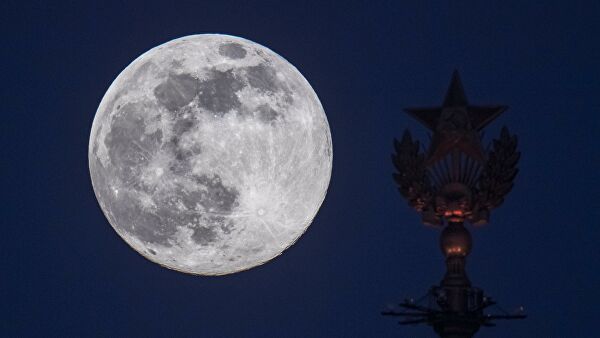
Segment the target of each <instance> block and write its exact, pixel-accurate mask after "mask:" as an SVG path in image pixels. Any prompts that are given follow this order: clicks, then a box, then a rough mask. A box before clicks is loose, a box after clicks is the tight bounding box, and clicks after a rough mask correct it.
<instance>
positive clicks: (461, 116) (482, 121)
mask: <svg viewBox="0 0 600 338" xmlns="http://www.w3.org/2000/svg"><path fill="white" fill-rule="evenodd" d="M507 108H508V107H507V106H503V105H488V106H474V105H470V104H469V102H468V100H467V96H466V95H465V90H464V88H463V85H462V83H461V81H460V77H459V75H458V71H456V70H455V71H454V73H453V74H452V81H451V82H450V87H449V88H448V91H447V92H446V97H445V99H444V103H443V105H442V106H441V107H431V108H406V109H405V111H406V112H407V113H408V114H410V115H411V116H413V117H414V118H415V119H417V120H418V121H419V122H421V123H422V124H423V125H425V126H426V127H427V128H429V129H430V130H431V131H433V137H432V140H431V145H430V147H429V151H428V154H427V163H429V164H431V163H434V162H436V161H438V160H440V159H442V158H444V157H445V156H446V155H447V154H448V153H450V152H452V151H462V152H463V153H465V154H466V155H468V156H470V157H472V158H473V159H475V160H477V161H480V163H483V162H484V161H485V152H484V150H483V147H482V145H481V136H480V131H481V130H482V129H483V128H484V127H485V126H487V125H488V124H489V123H490V122H491V121H492V120H494V119H495V118H496V117H498V115H500V114H501V113H502V112H504V111H505V110H506V109H507Z"/></svg>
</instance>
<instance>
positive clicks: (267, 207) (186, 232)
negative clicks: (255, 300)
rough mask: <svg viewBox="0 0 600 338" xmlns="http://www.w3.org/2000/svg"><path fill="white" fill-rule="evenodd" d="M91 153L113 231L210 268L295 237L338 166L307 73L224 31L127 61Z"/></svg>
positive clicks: (156, 257)
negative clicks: (333, 169)
mask: <svg viewBox="0 0 600 338" xmlns="http://www.w3.org/2000/svg"><path fill="white" fill-rule="evenodd" d="M88 155H89V166H90V175H91V179H92V184H93V187H94V191H95V193H96V197H97V199H98V202H99V204H100V207H101V208H102V210H103V212H104V214H105V216H106V218H107V219H108V221H109V222H110V224H111V225H112V227H113V228H114V229H115V230H116V232H117V233H118V234H119V235H120V236H121V237H122V238H123V239H124V240H125V241H126V242H127V243H128V244H129V245H130V246H131V247H132V248H134V249H135V250H136V251H137V252H139V253H140V254H142V255H143V256H144V257H146V258H148V259H149V260H151V261H153V262H155V263H158V264H160V265H162V266H165V267H167V268H170V269H174V270H178V271H182V272H186V273H192V274H201V275H221V274H228V273H233V272H237V271H241V270H245V269H249V268H252V267H254V266H257V265H260V264H262V263H265V262H267V261H269V260H271V259H272V258H274V257H276V256H278V255H279V254H281V252H282V251H283V250H285V249H286V248H287V247H289V246H290V245H292V244H293V243H294V242H295V241H296V240H297V239H298V237H300V236H301V235H302V233H304V231H305V230H306V229H307V227H308V226H309V225H310V223H311V222H312V219H313V218H314V216H315V215H316V213H317V211H318V209H319V207H320V206H321V203H322V202H323V199H324V197H325V194H326V192H327V187H328V185H329V179H330V176H331V166H332V146H331V135H330V131H329V125H328V123H327V118H326V116H325V113H324V111H323V108H322V106H321V103H320V102H319V99H318V98H317V95H316V94H315V92H314V91H313V89H312V88H311V86H310V85H309V83H308V82H307V81H306V79H304V77H303V76H302V75H301V74H300V73H299V72H298V70H297V69H296V68H295V67H294V66H292V65H291V64H290V63H288V62H287V61H286V60H285V59H283V58H282V57H281V56H279V55H277V54H276V53H274V52H272V51H271V50H269V49H267V48H265V47H263V46H261V45H258V44H256V43H254V42H251V41H248V40H245V39H242V38H238V37H233V36H227V35H217V34H206V35H193V36H188V37H184V38H180V39H176V40H173V41H170V42H167V43H165V44H163V45H160V46H158V47H156V48H153V49H151V50H150V51H148V52H146V53H145V54H143V55H142V56H140V57H139V58H137V59H136V60H135V61H133V62H132V63H131V64H130V65H129V66H128V67H127V68H125V70H123V72H122V73H121V74H120V75H119V76H118V77H117V79H116V80H115V81H114V82H113V83H112V85H111V86H110V88H109V89H108V91H107V92H106V94H105V96H104V98H103V99H102V102H101V103H100V106H99V108H98V111H97V112H96V116H95V118H94V123H93V126H92V131H91V135H90V143H89V154H88Z"/></svg>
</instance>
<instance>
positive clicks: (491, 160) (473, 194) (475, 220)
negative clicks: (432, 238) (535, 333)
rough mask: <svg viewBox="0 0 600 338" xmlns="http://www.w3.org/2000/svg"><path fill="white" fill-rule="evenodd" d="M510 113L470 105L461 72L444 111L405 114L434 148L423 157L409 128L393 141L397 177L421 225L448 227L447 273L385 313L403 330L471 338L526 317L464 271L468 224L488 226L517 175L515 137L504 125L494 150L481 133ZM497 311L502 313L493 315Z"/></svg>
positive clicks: (434, 109)
mask: <svg viewBox="0 0 600 338" xmlns="http://www.w3.org/2000/svg"><path fill="white" fill-rule="evenodd" d="M507 108H508V107H507V106H502V105H488V106H475V105H471V104H469V102H468V101H467V97H466V95H465V92H464V89H463V86H462V83H461V81H460V77H459V75H458V72H457V71H455V72H454V74H453V75H452V81H451V83H450V88H449V89H448V92H447V94H446V98H445V99H444V103H443V105H442V106H441V107H432V108H407V109H406V112H407V113H408V114H410V115H411V116H413V117H414V118H415V119H417V120H418V121H419V122H421V123H422V124H423V125H425V126H426V127H427V128H429V129H430V130H431V132H432V136H431V144H430V145H429V148H428V149H427V150H426V151H422V150H421V146H420V143H419V141H417V140H413V138H412V136H411V134H410V132H409V131H408V130H406V131H405V132H404V135H403V137H402V140H401V141H398V140H394V147H395V154H393V155H392V161H393V163H394V166H395V167H396V169H397V173H394V175H393V176H394V180H395V181H396V183H397V184H398V190H399V191H400V193H401V194H402V196H403V197H404V198H406V199H407V200H408V203H409V205H410V206H411V207H413V208H414V209H415V210H416V211H417V212H419V213H420V214H421V216H422V221H423V223H424V224H426V225H432V226H436V227H440V228H442V227H443V230H442V234H441V238H440V247H441V250H442V253H443V254H444V256H445V258H446V275H445V276H444V278H443V279H442V281H441V283H440V285H439V286H433V287H432V288H431V289H430V290H429V292H428V293H427V294H426V295H425V296H424V297H423V298H421V299H420V300H418V301H414V300H405V301H404V302H402V303H400V304H399V307H400V309H390V310H388V311H384V312H383V313H382V314H383V315H386V316H397V317H402V318H404V319H403V320H402V321H400V324H420V323H425V324H429V325H431V326H432V327H433V329H434V330H435V332H436V333H437V334H438V335H439V336H440V337H443V338H464V337H472V336H473V335H474V334H475V333H476V332H477V331H478V330H479V328H480V327H481V326H494V325H495V324H494V323H493V322H494V320H497V319H522V318H525V315H524V314H523V309H522V308H521V309H519V310H518V311H517V312H516V313H508V312H506V311H504V310H502V309H501V308H499V307H498V306H497V305H496V302H494V301H493V300H492V299H491V298H490V297H488V296H486V295H485V294H484V292H483V290H481V289H479V288H476V287H473V286H472V285H471V282H470V281H469V278H468V277H467V274H466V271H465V263H466V258H467V256H468V255H469V253H470V251H471V246H472V243H471V235H470V233H469V230H467V228H466V227H465V225H464V224H465V222H467V223H470V224H472V225H483V224H486V223H487V222H489V218H490V211H491V209H493V208H496V207H498V206H500V205H501V204H502V202H503V201H504V197H505V196H506V194H508V192H509V191H510V190H511V188H512V186H513V180H514V178H515V176H516V175H517V172H518V169H517V167H516V166H517V162H518V160H519V156H520V153H519V152H518V151H517V137H516V136H515V135H511V134H510V133H509V131H508V129H507V128H506V127H504V128H502V131H501V133H500V137H499V138H498V139H495V140H494V141H493V142H492V144H491V145H490V147H488V148H487V149H484V147H483V145H482V139H483V129H484V128H485V127H486V126H487V125H488V124H489V123H490V122H491V121H492V120H494V119H495V118H496V117H497V116H498V115H500V114H501V113H502V112H504V111H505V110H506V109H507ZM492 307H495V308H497V309H498V311H496V312H495V313H492V312H488V311H490V310H491V309H492Z"/></svg>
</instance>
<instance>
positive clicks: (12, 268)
mask: <svg viewBox="0 0 600 338" xmlns="http://www.w3.org/2000/svg"><path fill="white" fill-rule="evenodd" d="M85 3H87V5H86V4H85ZM97 3H98V4H97V5H93V4H92V2H91V1H89V2H84V1H78V2H67V1H63V2H59V1H47V2H39V3H34V2H29V3H28V4H26V3H25V2H23V1H11V0H8V1H6V0H5V1H3V2H2V4H0V13H1V14H0V15H1V16H2V19H1V20H0V29H1V30H0V32H1V33H2V35H1V36H2V40H1V47H0V48H1V49H2V53H1V55H2V56H1V57H2V62H1V67H0V70H1V74H2V79H3V84H2V91H1V92H0V97H1V101H0V102H2V105H1V107H2V108H1V109H2V117H3V121H2V123H1V127H0V130H1V132H0V139H1V142H2V156H1V158H2V160H1V163H2V165H1V166H0V167H1V168H2V175H1V176H0V177H1V178H0V179H1V180H2V184H1V186H2V188H3V194H2V196H3V197H2V213H3V217H2V221H1V225H2V231H3V232H2V235H1V236H0V241H1V244H0V252H1V256H0V257H1V258H2V268H3V271H2V274H1V277H0V292H1V293H0V296H1V305H0V310H1V316H0V335H1V336H3V337H224V338H230V337H432V336H433V332H432V330H431V329H430V328H429V327H425V326H423V327H399V326H398V325H397V324H396V323H395V321H394V320H393V319H391V318H384V317H381V316H380V314H379V312H380V311H381V310H382V309H383V308H384V307H385V305H386V304H387V303H393V302H395V301H399V300H401V299H403V298H404V297H411V296H413V297H418V296H420V295H422V294H424V293H425V292H426V291H427V289H428V288H429V286H430V285H432V284H437V283H438V282H439V281H440V279H441V278H442V276H443V273H444V269H445V267H444V263H443V257H442V255H441V253H440V251H439V248H438V238H439V231H438V230H435V229H431V228H427V227H425V226H423V225H421V223H420V219H419V217H418V215H417V214H416V213H415V212H414V211H413V210H412V209H410V208H409V207H408V206H407V204H406V202H405V201H404V200H403V199H402V198H401V196H400V195H399V194H398V192H397V191H396V187H395V185H394V182H393V181H392V178H391V173H392V171H393V166H392V164H391V161H390V153H391V152H392V140H393V138H394V137H400V136H401V134H402V132H403V130H404V129H405V128H410V129H411V130H413V131H414V132H415V133H416V135H417V136H419V137H421V139H422V140H426V139H425V130H424V128H423V127H422V126H421V125H419V124H418V123H417V122H416V121H414V120H412V119H411V118H409V117H408V115H406V114H405V113H403V112H402V108H403V107H407V106H423V105H425V106H427V105H438V104H440V103H441V102H442V99H443V96H444V93H445V90H446V87H447V85H448V82H449V80H450V76H451V73H452V71H453V69H455V68H457V69H459V71H460V72H461V76H462V80H463V83H464V85H465V89H466V92H467V95H468V96H469V99H470V101H471V102H473V103H475V104H476V103H481V104H487V103H490V104H491V103H500V104H507V105H509V106H510V109H509V110H508V111H506V112H505V113H504V114H503V115H502V116H501V117H500V118H498V119H497V120H496V121H494V122H493V124H492V125H491V126H490V128H488V131H487V140H488V141H489V140H490V139H491V138H492V137H496V136H498V134H499V130H500V127H501V126H502V125H507V126H508V127H509V129H510V130H511V131H512V132H515V133H516V134H518V135H519V141H520V145H519V147H520V150H521V152H522V159H521V162H520V169H521V172H520V174H519V176H518V177H517V180H516V185H515V188H514V190H513V191H512V192H511V193H510V194H509V196H508V198H507V201H506V202H505V203H504V205H503V206H501V207H500V208H499V209H496V210H494V212H493V213H492V220H491V224H489V225H487V226H485V227H483V228H480V229H476V230H474V231H473V236H474V248H473V253H472V254H471V256H470V257H469V261H468V272H469V276H470V278H471V281H472V282H473V283H474V284H476V285H478V286H481V287H482V288H484V289H485V290H486V292H487V293H489V294H491V295H492V296H494V298H495V299H497V300H498V301H499V302H500V304H501V305H502V306H503V307H504V308H506V309H514V308H516V307H517V306H519V305H521V304H522V305H524V306H525V308H526V311H527V313H528V314H529V318H528V319H526V320H524V321H515V322H505V323H504V322H502V323H500V325H499V326H498V327H496V328H491V329H488V328H484V329H482V330H481V331H480V333H479V334H478V335H477V337H482V338H483V337H489V338H492V337H496V338H499V337H515V338H516V337H550V338H552V337H556V338H564V337H597V336H598V332H597V331H598V324H597V321H598V317H599V316H600V291H599V288H600V265H599V264H600V263H599V262H600V250H599V249H598V245H599V243H600V224H599V221H598V220H599V219H600V211H599V210H600V208H599V207H600V205H599V203H598V199H599V198H600V189H599V187H600V184H599V178H598V172H599V170H600V154H599V151H598V148H599V146H600V142H599V141H598V133H599V132H600V118H599V117H598V116H599V115H598V114H600V38H599V36H600V3H599V2H597V1H587V2H586V1H545V2H539V1H493V2H492V1H452V2H450V1H449V2H425V1H411V2H402V1H365V2H353V3H350V2H348V1H337V2H334V1H315V2H313V3H309V2H306V1H273V2H271V3H266V2H261V3H259V2H253V1H238V2H229V1H223V0H221V1H212V2H200V1H196V2H187V3H185V4H183V3H181V4H178V3H177V2H176V1H167V2H164V1H163V2H149V1H140V2H137V3H136V2H134V1H123V2H110V3H108V2H107V3H104V2H100V1H98V2H97ZM211 32H218V33H227V34H232V35H238V36H241V37H244V38H247V39H250V40H253V41H255V42H258V43H260V44H262V45H265V46H267V47H269V48H271V49H272V50H274V51H275V52H277V53H279V54H280V55H282V56H283V57H285V58H286V59H287V60H288V61H290V62H291V63H292V64H293V65H295V66H296V67H297V68H298V69H299V70H300V72H302V74H303V75H304V76H305V77H306V78H307V79H308V81H309V82H310V83H311V85H312V86H313V88H314V89H315V91H316V93H317V94H318V95H319V98H320V100H321V102H322V104H323V106H324V108H325V112H326V113H327V116H328V119H329V123H330V126H331V132H332V137H333V146H334V163H333V165H334V167H333V176H332V180H331V184H330V187H329V193H328V195H327V198H326V200H325V202H324V204H323V206H322V208H321V210H320V212H319V214H318V215H317V217H316V219H315V221H314V223H313V224H312V225H311V227H310V228H309V230H308V232H307V233H306V234H304V235H303V236H302V237H301V238H300V240H299V241H298V242H297V243H296V244H295V245H294V246H293V247H292V248H290V249H289V250H287V251H286V252H285V253H284V254H283V255H282V256H280V257H278V258H276V259H275V260H273V261H272V262H270V263H268V264H266V265H264V266H260V267H257V268H255V269H252V270H250V271H246V272H243V273H239V274H235V275H229V276H225V277H194V276H190V275H185V274H181V273H177V272H174V271H170V270H166V269H164V268H161V267H159V266H158V265H156V264H153V263H150V262H149V261H147V260H146V259H144V258H143V257H142V256H140V255H139V254H137V253H136V252H134V251H133V250H131V249H130V248H129V247H128V246H127V244H126V243H125V242H123V241H122V240H121V239H120V238H119V237H118V236H117V234H116V233H115V231H114V230H113V229H112V228H111V227H110V225H109V224H108V222H107V221H106V219H105V218H104V216H103V214H102V212H101V210H100V208H99V206H98V204H97V202H96V199H95V196H94V193H93V191H92V187H91V184H90V177H89V172H88V166H87V163H88V162H87V150H88V139H89V133H90V128H91V124H92V120H93V118H94V114H95V112H96V109H97V107H98V104H99V103H100V100H101V98H102V96H103V95H104V93H105V91H106V89H107V88H108V86H109V85H110V84H111V82H112V81H113V79H114V78H115V77H116V76H117V75H118V74H119V73H120V72H121V70H122V69H123V68H124V67H125V66H127V65H128V64H129V63H130V62H131V61H132V60H133V59H135V58H136V57H137V56H139V55H140V54H141V53H143V52H145V51H146V50H148V49H150V48H152V47H154V46H156V45H158V44H161V43H163V42H166V41H168V40H171V39H174V38H177V37H181V36H184V35H189V34H196V33H211Z"/></svg>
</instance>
